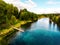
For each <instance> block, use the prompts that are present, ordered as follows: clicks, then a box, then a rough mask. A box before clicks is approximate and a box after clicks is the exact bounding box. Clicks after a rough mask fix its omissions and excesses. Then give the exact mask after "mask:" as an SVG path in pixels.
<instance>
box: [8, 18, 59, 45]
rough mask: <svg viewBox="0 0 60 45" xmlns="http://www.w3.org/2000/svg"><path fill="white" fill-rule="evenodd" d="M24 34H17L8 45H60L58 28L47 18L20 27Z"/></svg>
mask: <svg viewBox="0 0 60 45" xmlns="http://www.w3.org/2000/svg"><path fill="white" fill-rule="evenodd" d="M21 28H22V29H23V30H24V31H25V32H17V33H16V34H15V36H14V37H13V38H11V40H10V42H9V45H60V31H59V30H60V27H59V26H57V24H54V23H53V22H49V18H42V19H39V20H38V21H37V22H34V23H27V24H25V25H22V27H21Z"/></svg>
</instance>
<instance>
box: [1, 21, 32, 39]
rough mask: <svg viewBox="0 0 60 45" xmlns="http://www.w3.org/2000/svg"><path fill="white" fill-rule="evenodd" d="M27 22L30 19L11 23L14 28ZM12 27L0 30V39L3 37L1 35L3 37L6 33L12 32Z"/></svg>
mask: <svg viewBox="0 0 60 45" xmlns="http://www.w3.org/2000/svg"><path fill="white" fill-rule="evenodd" d="M27 22H32V21H30V20H29V21H19V23H17V24H15V25H13V26H14V27H16V28H20V27H21V25H23V24H26V23H27ZM13 30H14V29H13V28H12V26H11V27H10V28H9V29H3V30H1V31H0V40H2V39H3V37H5V36H6V35H7V34H8V33H10V32H12V31H13Z"/></svg>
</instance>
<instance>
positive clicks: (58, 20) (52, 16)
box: [49, 14, 60, 26]
mask: <svg viewBox="0 0 60 45" xmlns="http://www.w3.org/2000/svg"><path fill="white" fill-rule="evenodd" d="M49 18H50V19H51V20H52V21H53V22H54V23H56V24H57V25H59V26H60V14H49Z"/></svg>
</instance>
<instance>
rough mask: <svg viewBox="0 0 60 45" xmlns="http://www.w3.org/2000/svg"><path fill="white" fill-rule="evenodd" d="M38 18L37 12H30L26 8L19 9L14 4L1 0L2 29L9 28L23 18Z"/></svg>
mask: <svg viewBox="0 0 60 45" xmlns="http://www.w3.org/2000/svg"><path fill="white" fill-rule="evenodd" d="M37 19H38V16H37V14H35V13H32V12H29V11H27V10H26V9H23V10H20V11H19V10H18V8H17V7H15V6H13V5H12V4H7V3H5V2H4V1H3V0H0V30H2V29H5V28H9V27H10V26H11V25H14V24H16V23H17V22H19V21H21V20H23V21H24V20H25V21H26V20H31V21H36V20H37Z"/></svg>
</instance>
